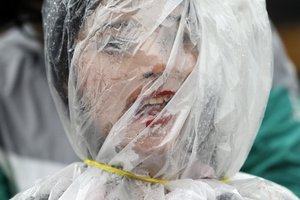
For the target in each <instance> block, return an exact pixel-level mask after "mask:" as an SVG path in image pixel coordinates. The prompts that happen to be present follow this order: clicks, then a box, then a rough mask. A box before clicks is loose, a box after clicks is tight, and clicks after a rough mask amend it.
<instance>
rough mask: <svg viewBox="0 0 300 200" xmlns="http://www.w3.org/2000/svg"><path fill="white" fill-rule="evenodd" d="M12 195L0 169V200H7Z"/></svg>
mask: <svg viewBox="0 0 300 200" xmlns="http://www.w3.org/2000/svg"><path fill="white" fill-rule="evenodd" d="M11 195H12V192H11V190H10V184H9V181H8V179H7V177H6V176H5V174H4V172H3V171H2V170H1V168H0V200H8V199H9V198H10V197H11Z"/></svg>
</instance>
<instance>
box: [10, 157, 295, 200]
mask: <svg viewBox="0 0 300 200" xmlns="http://www.w3.org/2000/svg"><path fill="white" fill-rule="evenodd" d="M14 199H17V200H23V199H39V200H42V199H48V200H56V199H60V200H70V199H93V200H96V199H97V200H101V199H130V200H131V199H144V200H158V199H165V200H179V199H180V200H182V199H184V200H216V199H217V200H250V199H251V200H261V199H269V200H298V198H297V197H296V196H294V195H293V194H292V193H291V192H290V191H289V190H287V189H286V188H283V187H282V186H279V185H277V184H275V183H272V182H270V181H267V180H265V179H262V178H258V177H255V176H252V175H248V174H245V173H241V174H240V173H238V174H237V175H236V176H234V177H233V178H232V180H231V181H229V182H228V183H223V182H220V181H218V180H215V179H199V180H191V179H178V180H174V181H170V182H168V183H166V184H164V185H163V184H160V183H157V184H151V183H145V182H141V181H133V180H132V179H127V178H122V177H120V176H117V175H111V174H109V173H107V172H103V171H101V170H98V169H95V168H86V166H84V165H82V164H81V163H74V164H72V165H70V166H69V167H67V168H66V169H64V170H62V171H60V172H58V173H57V174H55V175H53V176H52V177H50V178H48V179H47V180H44V181H40V182H37V184H36V185H35V186H34V187H32V188H30V189H29V190H27V191H25V192H23V193H20V194H18V195H17V196H15V197H14Z"/></svg>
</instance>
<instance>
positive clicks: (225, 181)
mask: <svg viewBox="0 0 300 200" xmlns="http://www.w3.org/2000/svg"><path fill="white" fill-rule="evenodd" d="M220 181H221V182H223V183H228V182H229V181H230V179H229V178H226V177H224V178H221V179H220Z"/></svg>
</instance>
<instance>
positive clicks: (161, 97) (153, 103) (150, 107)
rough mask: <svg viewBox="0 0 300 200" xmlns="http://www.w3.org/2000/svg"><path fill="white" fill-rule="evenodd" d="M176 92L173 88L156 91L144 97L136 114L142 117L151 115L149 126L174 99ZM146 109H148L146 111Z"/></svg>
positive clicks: (147, 123) (138, 117) (148, 121)
mask: <svg viewBox="0 0 300 200" xmlns="http://www.w3.org/2000/svg"><path fill="white" fill-rule="evenodd" d="M174 94H175V92H174V91H171V90H163V91H155V92H153V93H152V94H151V95H149V96H148V97H146V98H144V99H143V100H142V102H141V104H140V106H139V107H138V109H137V111H136V113H135V116H136V117H137V119H140V118H141V117H143V116H144V115H146V116H148V117H149V116H151V117H150V119H149V120H147V122H146V126H148V125H149V124H150V123H151V122H152V121H153V120H154V119H155V118H156V116H157V115H158V113H159V112H160V111H161V110H162V109H163V108H164V107H165V106H166V105H167V103H168V102H169V101H170V100H171V99H172V97H173V96H174ZM144 111H147V112H146V113H145V112H144Z"/></svg>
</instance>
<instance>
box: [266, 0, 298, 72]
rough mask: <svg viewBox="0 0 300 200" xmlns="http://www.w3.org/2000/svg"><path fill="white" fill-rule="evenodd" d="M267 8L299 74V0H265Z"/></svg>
mask: <svg viewBox="0 0 300 200" xmlns="http://www.w3.org/2000/svg"><path fill="white" fill-rule="evenodd" d="M267 8H268V12H269V15H270V18H271V20H272V21H273V22H274V24H275V26H276V28H277V30H278V32H279V35H280V37H281V38H282V40H283V43H284V45H285V47H286V50H287V54H288V56H289V57H290V58H291V59H292V61H293V62H294V63H295V65H296V69H297V72H298V76H299V75H300V0H267Z"/></svg>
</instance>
